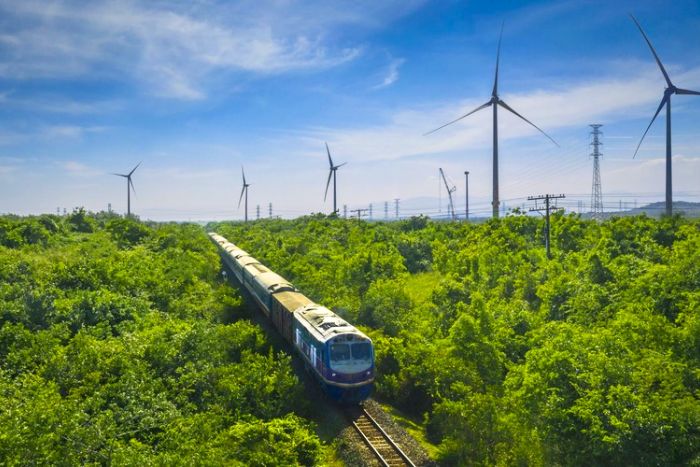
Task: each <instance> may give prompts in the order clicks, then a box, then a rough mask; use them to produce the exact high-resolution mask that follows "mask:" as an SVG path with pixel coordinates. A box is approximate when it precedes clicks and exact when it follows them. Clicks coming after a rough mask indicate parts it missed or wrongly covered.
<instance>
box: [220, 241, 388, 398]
mask: <svg viewBox="0 0 700 467" xmlns="http://www.w3.org/2000/svg"><path fill="white" fill-rule="evenodd" d="M209 237H210V239H211V241H212V242H213V243H214V244H215V245H216V247H217V249H218V250H219V254H220V255H221V258H222V261H223V262H224V264H225V265H226V266H227V267H228V269H229V270H230V271H231V272H232V273H233V275H234V276H235V278H236V280H237V281H238V282H239V283H240V284H241V285H242V286H243V287H244V288H245V289H246V290H247V291H248V292H249V294H250V296H251V297H252V298H253V300H254V301H255V302H256V303H257V305H258V306H259V308H260V310H261V311H262V313H263V314H264V315H265V316H266V317H267V318H268V319H269V320H270V321H271V322H272V324H273V326H274V327H275V328H276V329H277V331H278V332H279V333H280V334H281V335H282V337H283V338H284V339H285V340H286V341H287V342H288V343H289V344H290V345H291V346H292V347H293V348H294V351H295V352H296V353H297V354H299V356H300V357H301V358H302V360H303V361H304V364H305V366H306V368H307V370H309V371H310V372H311V373H312V374H313V376H314V378H315V379H316V380H317V381H318V383H319V384H320V385H321V389H322V390H323V392H324V393H326V394H327V395H328V396H329V397H330V398H331V399H333V400H335V401H337V402H339V403H342V404H359V403H360V402H362V401H363V400H365V399H367V398H368V397H369V396H370V395H371V393H372V390H373V388H374V377H375V366H374V346H373V345H372V340H371V339H370V338H369V337H367V336H366V335H365V334H364V333H362V332H361V331H359V330H358V329H357V328H355V327H354V326H353V325H351V324H350V323H348V322H347V321H345V320H344V319H342V318H341V317H340V316H338V315H336V314H335V313H333V312H332V311H331V310H329V309H328V308H325V307H323V306H321V305H319V304H317V303H314V302H313V301H312V300H311V299H309V298H308V297H306V296H305V295H303V294H302V293H301V292H299V291H298V290H297V289H296V287H294V285H293V284H292V283H291V282H289V281H287V280H286V279H285V278H283V277H282V276H280V275H279V274H276V273H275V272H273V271H271V270H270V269H269V268H267V267H266V266H265V265H263V264H262V263H261V262H260V261H258V260H257V259H255V258H253V257H252V256H250V255H249V254H248V253H246V252H245V251H243V250H242V249H240V248H238V247H237V246H236V245H234V244H233V243H231V242H229V241H228V240H227V239H226V238H224V237H222V236H221V235H218V234H216V233H214V232H211V233H209Z"/></svg>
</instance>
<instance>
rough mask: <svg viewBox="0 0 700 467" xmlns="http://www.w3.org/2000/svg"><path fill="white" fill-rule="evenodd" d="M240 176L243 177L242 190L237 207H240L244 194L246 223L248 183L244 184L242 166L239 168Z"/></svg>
mask: <svg viewBox="0 0 700 467" xmlns="http://www.w3.org/2000/svg"><path fill="white" fill-rule="evenodd" d="M241 175H242V176H243V188H242V189H241V197H240V198H238V207H239V208H240V207H241V200H242V199H243V194H245V221H246V222H248V187H249V186H250V183H246V181H245V171H244V170H243V166H241Z"/></svg>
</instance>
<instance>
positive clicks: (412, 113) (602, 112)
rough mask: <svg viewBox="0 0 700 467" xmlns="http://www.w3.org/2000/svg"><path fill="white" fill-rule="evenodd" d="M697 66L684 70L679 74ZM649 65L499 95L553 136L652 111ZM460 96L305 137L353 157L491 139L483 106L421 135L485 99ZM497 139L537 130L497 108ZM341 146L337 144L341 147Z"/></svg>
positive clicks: (430, 150) (394, 155)
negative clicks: (620, 75) (561, 85)
mask: <svg viewBox="0 0 700 467" xmlns="http://www.w3.org/2000/svg"><path fill="white" fill-rule="evenodd" d="M698 71H700V69H699V70H696V69H693V70H688V71H686V72H684V73H683V74H682V76H683V77H684V78H687V77H694V76H696V75H697V73H698ZM660 89H661V88H660V85H659V83H658V77H657V76H656V73H655V71H654V70H645V71H643V72H641V73H638V74H637V75H636V76H631V77H628V78H626V79H622V78H606V79H601V80H599V81H594V82H591V81H587V82H585V83H580V84H573V85H571V86H570V87H567V88H560V89H552V90H547V91H545V90H536V91H532V92H529V93H521V94H504V95H503V96H502V98H503V99H504V100H505V101H506V102H507V103H508V104H509V105H510V106H511V107H512V108H514V109H515V110H516V111H518V112H519V113H520V114H522V115H524V116H525V117H526V118H528V119H529V120H530V121H532V122H534V123H535V124H536V125H538V126H539V127H540V128H543V129H544V130H545V131H547V132H548V133H549V134H552V135H553V136H554V137H555V139H556V132H557V130H558V129H565V128H569V127H572V126H586V125H588V124H589V123H590V122H592V121H601V122H602V123H605V122H607V121H612V120H614V119H615V120H617V119H620V118H622V119H629V118H635V117H639V116H642V117H646V115H647V114H648V115H649V118H651V115H653V107H654V105H655V104H656V103H657V101H658V98H659V95H660V92H659V91H660ZM487 97H488V96H484V98H482V99H468V100H460V101H459V102H457V103H455V104H445V103H435V104H433V105H424V106H423V107H422V108H404V109H396V110H395V111H394V112H393V113H390V114H389V115H388V116H387V121H386V123H384V124H381V125H375V126H371V127H364V128H311V129H309V130H308V132H307V133H306V135H305V138H306V142H307V143H311V144H313V145H314V146H318V144H320V141H322V140H324V139H328V142H329V144H333V145H334V146H335V147H337V148H339V149H340V150H342V151H344V152H346V153H347V158H351V159H353V160H366V161H368V160H381V159H398V158H405V157H411V156H420V155H431V154H438V153H445V152H448V151H454V150H458V149H463V148H475V147H483V146H488V145H490V141H491V131H492V130H491V126H492V122H491V114H490V112H489V111H487V110H482V111H481V112H478V113H476V114H474V115H472V116H470V117H469V118H467V119H464V120H462V121H460V122H459V123H456V124H454V125H452V126H450V127H447V128H445V129H444V130H441V131H440V132H439V133H436V134H433V135H430V136H427V137H426V136H423V134H424V133H425V132H426V131H428V130H431V129H432V128H435V127H436V126H438V125H440V124H442V123H444V122H447V121H450V120H453V119H454V118H455V117H457V116H459V115H462V114H464V113H465V112H467V111H469V110H472V109H473V108H476V107H477V106H479V105H481V104H483V103H484V102H485V101H486V100H487ZM500 115H501V118H500V119H499V127H500V131H499V136H500V138H501V140H502V141H503V140H508V139H514V138H523V137H528V136H533V135H537V134H538V132H537V130H536V129H534V128H532V127H531V126H530V125H528V124H527V123H525V122H522V121H521V120H520V119H519V118H517V117H515V116H513V115H511V114H510V113H508V112H506V111H505V110H501V112H500ZM341 148H342V149H341Z"/></svg>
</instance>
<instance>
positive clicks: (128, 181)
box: [112, 161, 143, 217]
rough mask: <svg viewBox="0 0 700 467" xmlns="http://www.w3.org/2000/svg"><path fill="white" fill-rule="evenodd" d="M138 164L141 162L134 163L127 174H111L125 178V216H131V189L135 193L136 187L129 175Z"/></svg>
mask: <svg viewBox="0 0 700 467" xmlns="http://www.w3.org/2000/svg"><path fill="white" fill-rule="evenodd" d="M142 162H143V161H142ZM139 165H141V162H139V163H138V164H136V167H134V168H133V169H131V172H129V173H128V174H118V173H113V174H112V175H117V176H119V177H124V178H126V217H131V190H134V193H136V188H134V182H132V181H131V176H132V175H133V174H134V172H135V171H136V169H138V168H139Z"/></svg>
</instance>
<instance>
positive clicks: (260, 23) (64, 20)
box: [0, 0, 421, 99]
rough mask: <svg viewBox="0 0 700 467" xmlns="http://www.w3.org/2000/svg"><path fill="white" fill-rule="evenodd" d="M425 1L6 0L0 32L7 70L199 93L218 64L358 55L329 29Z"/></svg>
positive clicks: (329, 62) (277, 65)
mask: <svg viewBox="0 0 700 467" xmlns="http://www.w3.org/2000/svg"><path fill="white" fill-rule="evenodd" d="M260 3H262V4H260ZM292 3H293V5H292ZM328 3H333V5H328ZM420 3H421V2H418V1H413V2H409V4H408V5H407V6H408V8H406V7H404V8H397V7H398V5H403V3H402V2H398V1H389V2H382V5H381V6H380V7H371V5H370V4H369V2H358V5H346V4H345V3H343V4H342V5H340V4H336V2H322V3H320V4H316V3H315V2H312V3H301V4H299V3H297V2H290V3H289V4H288V3H287V2H278V1H273V0H270V1H267V2H265V1H263V2H255V4H253V3H249V2H237V3H236V4H227V3H225V2H224V3H220V4H217V3H216V2H207V3H206V4H204V3H194V4H189V3H179V2H169V1H160V2H148V3H137V2H131V1H126V2H110V1H95V2H89V3H83V2H77V1H72V0H64V1H57V2H52V3H50V4H46V3H45V2H36V1H32V0H27V1H22V2H12V3H4V2H2V3H0V15H2V16H5V18H6V24H11V25H12V26H8V27H7V28H6V30H5V32H4V33H3V34H2V35H1V36H0V50H4V56H5V59H4V60H3V61H2V63H0V76H2V77H5V78H12V79H23V78H75V77H81V78H96V77H100V76H108V77H116V78H123V77H124V76H125V75H126V76H130V77H131V78H132V79H134V80H136V81H137V82H139V83H144V84H146V85H147V86H148V89H149V90H150V92H151V93H154V94H157V95H161V96H165V97H173V98H179V99H200V98H203V97H205V96H206V95H207V93H206V86H205V84H206V82H207V80H208V79H209V77H210V75H212V74H213V73H216V72H222V71H223V72H246V73H263V74H269V73H283V72H288V71H293V70H301V69H323V68H327V67H333V66H337V65H339V64H342V63H345V62H348V61H351V60H353V59H355V58H356V57H357V56H358V55H359V54H360V53H361V47H360V46H359V45H357V44H346V45H343V44H342V42H339V41H337V40H334V39H332V38H331V36H332V35H333V33H334V30H335V29H337V28H339V27H340V26H343V25H347V24H356V25H363V26H365V27H371V25H369V24H367V21H368V19H367V18H368V15H366V10H373V11H374V12H375V13H376V16H378V17H380V18H381V17H387V16H390V15H391V14H392V13H391V11H392V7H396V8H394V10H396V11H410V9H411V5H412V4H420ZM363 8H364V9H365V11H363V10H362V9H363ZM318 10H320V11H321V12H323V14H319V11H318ZM360 12H362V13H363V14H360ZM393 14H394V15H397V14H396V13H393ZM370 16H371V15H370ZM10 21H11V22H10Z"/></svg>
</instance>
